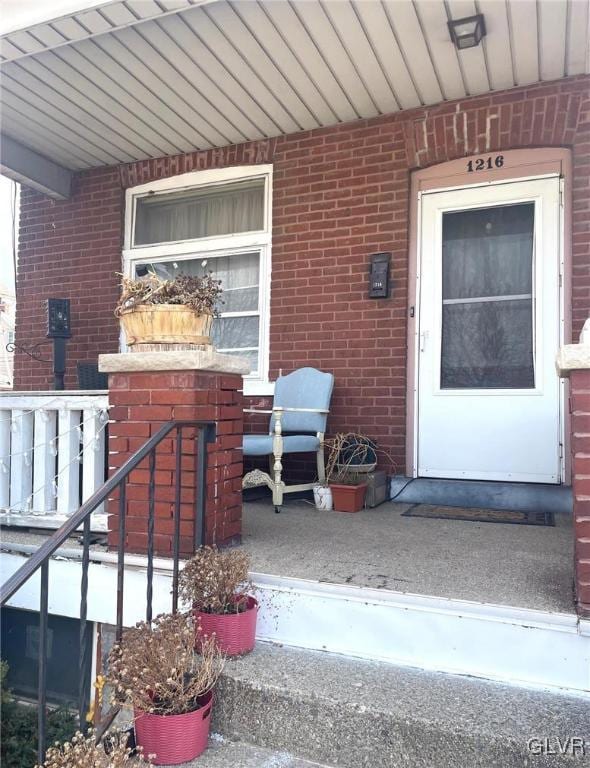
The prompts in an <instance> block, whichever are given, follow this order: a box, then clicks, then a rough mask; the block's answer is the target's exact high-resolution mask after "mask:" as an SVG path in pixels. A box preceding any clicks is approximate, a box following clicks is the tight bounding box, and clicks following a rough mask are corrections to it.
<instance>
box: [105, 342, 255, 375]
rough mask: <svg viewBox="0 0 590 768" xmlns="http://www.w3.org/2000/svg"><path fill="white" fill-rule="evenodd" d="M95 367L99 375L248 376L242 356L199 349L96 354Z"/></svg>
mask: <svg viewBox="0 0 590 768" xmlns="http://www.w3.org/2000/svg"><path fill="white" fill-rule="evenodd" d="M98 368H99V370H100V371H102V372H103V373H131V372H134V371H144V372H146V371H211V372H213V373H237V374H241V375H242V376H243V375H246V374H248V373H250V363H249V362H248V360H247V359H246V358H244V357H237V356H235V355H224V354H222V353H221V352H216V351H215V350H214V349H213V347H209V348H208V349H200V350H175V351H164V352H120V353H118V354H114V355H99V357H98Z"/></svg>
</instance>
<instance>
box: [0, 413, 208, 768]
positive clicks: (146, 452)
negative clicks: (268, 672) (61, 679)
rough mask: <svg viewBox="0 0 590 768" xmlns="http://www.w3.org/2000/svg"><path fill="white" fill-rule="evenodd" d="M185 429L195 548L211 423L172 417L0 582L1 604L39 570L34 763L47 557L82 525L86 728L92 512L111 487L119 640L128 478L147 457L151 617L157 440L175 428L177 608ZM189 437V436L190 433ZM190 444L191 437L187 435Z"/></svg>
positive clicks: (106, 721) (42, 695) (200, 534)
mask: <svg viewBox="0 0 590 768" xmlns="http://www.w3.org/2000/svg"><path fill="white" fill-rule="evenodd" d="M183 430H191V432H192V431H193V430H196V451H195V452H194V459H195V466H194V476H195V486H196V487H195V498H194V546H195V548H197V547H198V546H200V544H201V543H202V542H203V540H204V526H205V501H206V497H207V494H206V470H207V444H208V443H210V442H213V440H214V439H215V424H214V422H197V421H170V422H168V423H167V424H165V425H164V426H163V427H162V428H161V429H160V430H158V432H156V434H155V435H153V436H152V437H151V438H150V439H149V440H147V441H146V443H145V444H144V445H143V446H142V447H141V448H139V450H137V451H136V452H135V453H134V454H133V456H131V457H130V458H129V459H128V460H127V461H126V462H125V464H123V466H122V467H121V468H120V469H118V470H117V471H116V472H115V473H114V474H113V475H112V476H111V477H110V478H109V479H108V480H107V481H106V482H105V483H104V484H103V485H102V486H101V487H100V488H99V489H98V490H97V491H96V492H95V493H94V494H93V495H92V496H91V497H90V498H89V499H88V500H87V501H85V502H84V504H82V506H81V507H80V508H79V509H78V511H77V512H74V513H73V514H72V515H71V516H70V517H69V518H68V520H67V522H65V523H64V524H63V525H62V526H61V528H59V529H58V530H57V531H56V532H55V533H54V534H53V535H52V536H50V537H49V538H48V539H47V541H46V542H45V543H44V544H42V545H41V546H40V547H39V549H38V550H37V551H36V552H35V554H33V555H32V556H31V557H30V558H29V559H28V560H27V562H26V563H25V564H24V565H22V566H21V568H19V569H18V571H16V572H15V573H14V574H13V575H12V576H10V578H9V579H7V580H6V582H5V583H4V584H3V585H2V586H1V587H0V605H2V606H3V605H5V604H6V602H7V601H8V600H10V598H11V597H12V596H13V595H14V594H15V593H16V592H18V590H19V589H20V588H21V587H22V586H23V584H25V583H26V582H27V581H28V580H29V579H30V578H31V576H33V574H35V573H36V572H37V571H40V577H41V578H40V598H39V678H38V714H39V717H38V726H39V733H38V749H37V752H38V762H39V763H42V762H43V760H44V758H45V748H46V733H47V728H46V726H47V686H46V678H47V619H48V604H49V561H50V559H51V556H52V555H53V554H54V553H55V552H56V551H57V550H58V549H59V547H60V546H61V545H62V544H63V543H64V542H65V541H66V540H67V539H68V537H69V536H71V535H72V534H73V533H74V532H75V531H76V530H77V529H78V528H80V526H81V527H82V576H81V585H80V649H79V665H80V681H79V696H78V715H79V720H80V728H81V730H82V731H85V730H86V727H87V726H86V713H87V711H88V705H89V699H90V679H89V677H88V675H87V670H88V656H89V654H90V653H91V652H92V647H91V644H90V643H89V642H88V639H87V632H86V624H87V613H88V567H89V564H90V515H91V514H92V512H93V511H94V510H95V509H96V508H97V507H98V506H99V505H100V504H102V503H103V502H105V501H106V500H107V499H108V498H109V497H111V496H112V495H113V494H115V492H118V512H119V514H118V547H117V598H116V637H117V639H120V637H121V634H122V632H123V593H124V581H125V579H124V577H125V537H126V530H125V524H126V511H127V501H126V499H127V493H126V490H127V482H128V479H129V475H130V474H131V472H133V470H135V469H137V468H138V467H139V465H140V464H141V463H142V462H143V461H145V460H146V459H147V461H148V472H149V476H148V520H147V548H146V550H147V569H146V570H147V591H146V611H145V615H146V621H151V619H152V601H153V577H154V532H155V504H156V468H157V455H156V450H157V447H158V446H159V445H160V443H161V442H162V441H163V440H164V439H165V438H166V437H168V436H169V435H170V434H171V433H172V432H174V433H175V441H174V450H175V462H174V465H175V469H174V526H173V543H172V558H173V568H172V610H173V611H174V612H176V610H177V609H178V574H179V559H180V530H181V527H180V517H181V504H182V488H183V486H182V474H183V461H182V459H183V458H184V457H186V456H193V454H192V453H188V454H183V452H182V448H183V439H184V440H186V439H187V437H186V433H185V432H183ZM191 437H192V435H191ZM191 443H192V444H194V440H193V439H191ZM117 711H118V710H117V708H112V709H111V710H110V711H109V713H108V714H107V715H106V716H105V718H103V720H102V721H101V723H100V724H99V726H98V728H97V738H100V737H101V736H102V734H103V733H104V732H105V730H106V729H107V728H108V727H109V726H110V724H111V723H112V721H113V719H114V717H115V716H116V714H117Z"/></svg>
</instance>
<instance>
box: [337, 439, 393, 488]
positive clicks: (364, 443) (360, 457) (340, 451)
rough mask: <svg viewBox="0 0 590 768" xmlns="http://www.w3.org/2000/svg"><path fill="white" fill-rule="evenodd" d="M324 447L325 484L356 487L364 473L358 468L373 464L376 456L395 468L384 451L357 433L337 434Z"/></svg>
mask: <svg viewBox="0 0 590 768" xmlns="http://www.w3.org/2000/svg"><path fill="white" fill-rule="evenodd" d="M324 447H326V448H327V449H328V461H327V462H326V483H343V484H352V485H356V484H357V483H359V482H360V478H359V475H360V474H362V472H366V470H359V466H360V467H362V466H363V465H367V464H374V463H375V461H376V459H377V456H378V455H379V456H381V457H383V458H384V459H385V460H387V461H388V462H389V463H390V465H391V467H393V468H395V462H394V460H393V459H392V458H391V456H390V455H389V454H388V453H387V452H386V451H384V450H382V449H381V448H379V447H378V446H377V445H376V443H374V442H373V441H372V440H371V439H369V438H368V437H365V435H361V434H359V433H357V432H338V434H336V435H334V437H333V438H331V439H327V440H324Z"/></svg>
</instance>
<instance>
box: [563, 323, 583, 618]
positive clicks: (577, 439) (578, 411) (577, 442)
mask: <svg viewBox="0 0 590 768" xmlns="http://www.w3.org/2000/svg"><path fill="white" fill-rule="evenodd" d="M587 326H588V328H587V329H586V327H587ZM557 367H558V370H559V373H560V375H561V376H569V380H570V381H569V393H570V398H569V399H570V415H571V442H570V446H571V467H572V491H573V497H574V579H575V590H576V604H577V607H578V612H579V613H580V614H581V615H584V616H590V321H586V326H585V327H584V331H582V336H581V338H580V344H568V345H567V346H565V347H562V349H561V350H560V353H559V357H558V360H557Z"/></svg>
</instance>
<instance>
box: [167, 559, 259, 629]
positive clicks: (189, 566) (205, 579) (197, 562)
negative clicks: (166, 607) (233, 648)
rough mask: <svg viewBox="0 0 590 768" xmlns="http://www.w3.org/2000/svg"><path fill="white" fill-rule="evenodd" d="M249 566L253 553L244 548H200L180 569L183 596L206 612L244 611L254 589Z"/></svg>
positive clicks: (180, 591)
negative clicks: (221, 549) (249, 574)
mask: <svg viewBox="0 0 590 768" xmlns="http://www.w3.org/2000/svg"><path fill="white" fill-rule="evenodd" d="M249 569H250V555H249V554H248V553H247V552H245V551H244V550H242V549H225V550H223V551H220V550H218V549H216V548H214V547H201V548H200V549H199V550H198V551H197V553H196V554H195V555H194V556H193V557H192V558H191V559H190V560H189V561H188V562H187V563H186V565H185V566H184V568H183V569H182V571H181V574H180V579H179V593H180V596H181V598H182V599H183V601H184V602H185V603H186V604H187V605H188V606H192V607H193V608H197V609H198V610H200V611H204V612H205V613H215V614H225V613H241V612H242V611H245V610H246V608H247V605H248V595H251V594H252V592H253V591H254V586H253V585H252V582H251V581H250V579H249V577H248V571H249Z"/></svg>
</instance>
